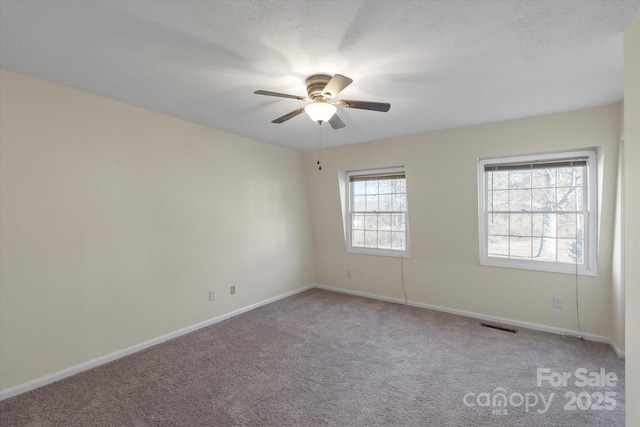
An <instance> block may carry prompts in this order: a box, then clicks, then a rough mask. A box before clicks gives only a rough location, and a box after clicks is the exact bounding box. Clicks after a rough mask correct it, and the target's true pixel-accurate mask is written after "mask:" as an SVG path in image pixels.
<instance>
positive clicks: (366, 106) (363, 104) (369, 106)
mask: <svg viewBox="0 0 640 427" xmlns="http://www.w3.org/2000/svg"><path fill="white" fill-rule="evenodd" d="M336 104H337V105H339V106H340V107H345V108H358V109H360V110H371V111H381V112H383V113H386V112H387V111H389V108H391V104H387V103H386V102H367V101H350V100H348V99H341V100H340V101H338V102H337V103H336Z"/></svg>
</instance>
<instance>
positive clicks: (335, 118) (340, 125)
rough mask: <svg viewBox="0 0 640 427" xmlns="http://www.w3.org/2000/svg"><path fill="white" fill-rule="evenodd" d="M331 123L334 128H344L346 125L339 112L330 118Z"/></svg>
mask: <svg viewBox="0 0 640 427" xmlns="http://www.w3.org/2000/svg"><path fill="white" fill-rule="evenodd" d="M329 124H330V125H331V127H332V128H334V129H342V128H343V127H344V122H343V121H342V119H340V117H338V114H337V113H336V114H334V115H333V117H331V119H330V120H329Z"/></svg>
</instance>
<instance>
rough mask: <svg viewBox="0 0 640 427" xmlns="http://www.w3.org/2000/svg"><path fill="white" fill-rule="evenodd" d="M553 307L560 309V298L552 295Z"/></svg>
mask: <svg viewBox="0 0 640 427" xmlns="http://www.w3.org/2000/svg"><path fill="white" fill-rule="evenodd" d="M553 308H556V309H558V310H560V309H562V298H557V297H553Z"/></svg>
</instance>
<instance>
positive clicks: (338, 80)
mask: <svg viewBox="0 0 640 427" xmlns="http://www.w3.org/2000/svg"><path fill="white" fill-rule="evenodd" d="M352 82H353V80H351V79H350V78H349V77H347V76H343V75H342V74H336V75H335V76H333V77H332V78H331V80H329V83H327V84H326V86H325V87H324V89H322V94H323V95H325V96H326V97H327V98H333V97H334V96H336V95H337V94H339V93H340V92H342V90H343V89H344V88H345V87H347V86H349V85H350V84H351V83H352Z"/></svg>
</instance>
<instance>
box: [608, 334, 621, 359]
mask: <svg viewBox="0 0 640 427" xmlns="http://www.w3.org/2000/svg"><path fill="white" fill-rule="evenodd" d="M609 345H611V348H612V349H613V351H615V352H616V354H617V355H618V357H619V358H620V359H624V351H622V350H620V347H618V344H616V342H615V341H614V340H613V338H611V342H610V343H609Z"/></svg>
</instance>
